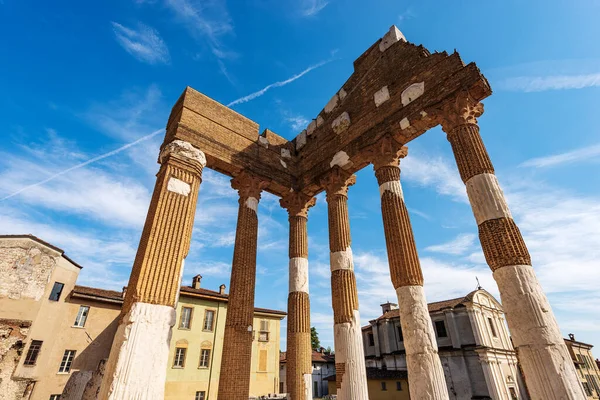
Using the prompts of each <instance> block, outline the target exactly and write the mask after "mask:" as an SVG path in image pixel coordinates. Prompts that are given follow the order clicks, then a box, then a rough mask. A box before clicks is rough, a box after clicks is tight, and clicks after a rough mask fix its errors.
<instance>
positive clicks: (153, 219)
mask: <svg viewBox="0 0 600 400" xmlns="http://www.w3.org/2000/svg"><path fill="white" fill-rule="evenodd" d="M158 161H159V163H160V164H161V166H160V169H159V171H158V174H157V178H156V184H155V186H154V193H153V195H152V199H151V201H150V208H149V210H148V215H147V217H146V223H145V225H144V229H143V231H142V237H141V240H140V244H139V247H138V251H137V254H136V257H135V261H134V264H133V269H132V271H131V276H130V278H129V284H128V286H127V293H126V295H125V300H124V304H123V309H122V313H121V318H120V322H119V327H118V329H117V332H116V334H115V338H114V341H113V344H112V348H111V351H110V356H109V359H108V362H107V364H106V372H105V374H104V379H103V382H102V385H101V388H100V393H99V398H101V399H109V400H113V399H114V400H123V399H148V400H151V399H156V400H158V399H163V398H164V388H165V378H166V365H167V364H168V356H169V342H170V339H171V329H172V327H173V325H174V324H175V306H176V303H177V299H178V294H179V287H180V285H181V276H182V272H183V261H184V259H185V257H186V256H187V254H188V251H189V247H190V242H191V238H192V228H193V225H194V215H195V212H196V200H197V198H198V189H199V187H200V182H201V181H202V170H203V168H204V166H205V165H206V158H205V156H204V153H203V152H202V151H200V150H199V149H197V148H195V147H194V146H192V145H191V144H190V143H187V142H184V141H181V140H174V141H173V142H171V143H169V144H167V145H165V146H164V147H163V148H162V150H161V152H160V155H159V160H158Z"/></svg>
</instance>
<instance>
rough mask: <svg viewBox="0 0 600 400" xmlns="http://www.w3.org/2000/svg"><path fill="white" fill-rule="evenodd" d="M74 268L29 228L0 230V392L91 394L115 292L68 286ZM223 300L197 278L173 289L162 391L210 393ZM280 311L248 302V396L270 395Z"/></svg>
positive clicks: (34, 396) (107, 343)
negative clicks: (176, 292) (173, 316)
mask: <svg viewBox="0 0 600 400" xmlns="http://www.w3.org/2000/svg"><path fill="white" fill-rule="evenodd" d="M80 270H81V267H80V266H79V265H77V264H76V263H75V262H73V261H72V260H70V259H69V258H68V257H67V256H66V255H65V254H64V252H63V251H62V250H61V249H59V248H57V247H55V246H52V245H51V244H49V243H46V242H44V241H42V240H41V239H39V238H37V237H35V236H31V235H4V236H0V399H4V398H7V399H14V398H18V399H23V400H58V399H59V398H60V399H61V400H82V399H85V400H88V399H89V400H91V399H96V398H97V396H96V393H97V390H98V388H99V385H100V383H101V381H102V373H103V368H102V367H103V365H104V360H105V359H106V358H108V355H109V353H110V348H111V345H112V341H113V337H114V334H115V331H116V328H117V323H118V317H119V314H120V312H121V306H122V303H123V297H124V296H123V293H122V292H117V291H112V290H103V289H97V288H90V287H85V286H78V285H76V281H77V277H78V275H79V272H80ZM227 301H228V295H227V294H226V293H225V285H221V287H220V290H219V291H218V292H217V291H212V290H207V289H203V288H200V279H199V277H197V278H195V279H194V282H193V285H192V286H183V287H182V288H181V291H180V298H179V304H178V306H177V325H176V326H175V327H174V329H173V336H172V340H171V348H170V358H169V365H165V366H164V367H165V368H167V381H166V383H165V385H166V393H165V399H190V400H207V399H216V398H217V389H218V381H219V372H220V371H219V370H220V365H221V352H222V344H223V334H224V328H225V316H226V313H227ZM285 315H286V314H285V312H283V311H276V310H267V309H260V308H256V309H255V317H254V324H253V326H254V329H255V331H254V342H253V346H252V375H251V385H250V394H251V395H252V396H266V395H269V394H272V393H278V389H279V346H280V322H281V320H282V319H283V318H284V317H285ZM225 379H226V377H225Z"/></svg>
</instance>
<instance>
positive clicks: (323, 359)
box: [279, 350, 335, 363]
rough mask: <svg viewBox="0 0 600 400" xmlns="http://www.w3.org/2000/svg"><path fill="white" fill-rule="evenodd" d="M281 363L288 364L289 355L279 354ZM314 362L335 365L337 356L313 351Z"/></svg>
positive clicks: (283, 352)
mask: <svg viewBox="0 0 600 400" xmlns="http://www.w3.org/2000/svg"><path fill="white" fill-rule="evenodd" d="M279 362H280V363H285V362H287V353H286V352H285V351H282V352H281V353H280V354H279ZM312 362H316V363H335V356H334V355H333V354H327V353H321V352H318V351H315V350H313V352H312Z"/></svg>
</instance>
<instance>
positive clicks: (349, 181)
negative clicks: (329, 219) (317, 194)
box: [320, 166, 356, 201]
mask: <svg viewBox="0 0 600 400" xmlns="http://www.w3.org/2000/svg"><path fill="white" fill-rule="evenodd" d="M320 183H321V186H322V187H324V188H325V191H326V192H327V200H328V201H329V199H330V198H331V197H334V196H344V197H348V188H349V187H350V186H352V185H354V184H355V183H356V176H355V175H353V174H351V173H349V172H347V171H344V170H343V169H341V168H340V167H338V166H335V167H333V168H332V169H331V171H329V172H328V173H326V174H325V175H324V176H323V177H321V179H320Z"/></svg>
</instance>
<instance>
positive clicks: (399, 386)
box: [396, 381, 402, 391]
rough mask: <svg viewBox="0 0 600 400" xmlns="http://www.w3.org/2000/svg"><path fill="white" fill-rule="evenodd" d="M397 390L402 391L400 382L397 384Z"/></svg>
mask: <svg viewBox="0 0 600 400" xmlns="http://www.w3.org/2000/svg"><path fill="white" fill-rule="evenodd" d="M396 390H397V391H401V390H402V382H400V381H397V382H396Z"/></svg>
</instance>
